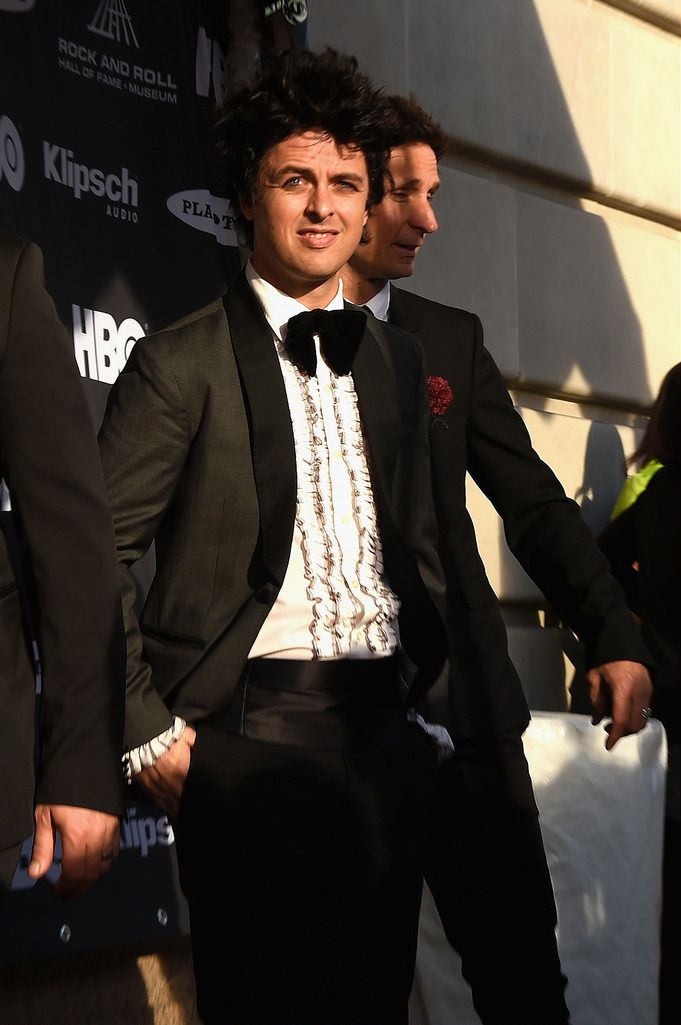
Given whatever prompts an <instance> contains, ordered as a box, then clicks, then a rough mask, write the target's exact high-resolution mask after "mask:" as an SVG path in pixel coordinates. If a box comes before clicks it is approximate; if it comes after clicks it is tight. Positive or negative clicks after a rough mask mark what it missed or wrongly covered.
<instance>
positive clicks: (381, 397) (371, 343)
mask: <svg viewBox="0 0 681 1025" xmlns="http://www.w3.org/2000/svg"><path fill="white" fill-rule="evenodd" d="M352 377H353V380H354V382H355V391H356V392H357V399H358V401H359V408H360V413H361V415H362V424H363V425H364V431H365V434H366V438H367V442H368V446H369V451H370V453H371V458H372V463H373V466H374V468H375V469H376V471H377V473H378V476H379V481H380V484H381V486H382V490H383V493H384V495H385V497H386V499H387V500H388V501H390V498H391V496H392V486H393V477H394V474H395V461H396V456H397V452H398V448H399V445H400V418H399V411H398V406H397V393H396V389H395V382H394V380H393V369H392V366H391V364H390V360H389V357H388V355H387V352H386V348H385V343H384V341H383V339H382V338H381V337H380V326H379V325H378V323H377V322H375V323H372V322H371V320H369V319H368V320H367V327H366V330H365V332H364V337H363V339H362V344H361V345H360V347H359V349H358V351H357V355H356V356H355V361H354V364H353V367H352Z"/></svg>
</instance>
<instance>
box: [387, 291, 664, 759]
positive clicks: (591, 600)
mask: <svg viewBox="0 0 681 1025" xmlns="http://www.w3.org/2000/svg"><path fill="white" fill-rule="evenodd" d="M389 320H390V322H391V323H393V324H395V325H397V326H398V327H400V328H402V329H403V330H404V331H408V332H409V333H410V334H412V335H414V336H415V337H416V338H418V340H419V342H420V343H421V346H422V347H423V350H424V352H425V356H426V368H427V373H428V374H429V375H432V376H439V377H444V378H445V379H446V380H447V381H448V382H449V384H450V386H451V388H452V390H453V393H454V399H453V402H452V404H451V406H450V408H449V410H448V412H447V413H446V415H445V417H444V421H445V423H444V424H443V423H437V422H434V423H433V424H432V425H431V431H430V442H431V459H432V470H433V492H434V498H435V508H436V513H437V519H438V526H439V548H440V556H441V559H442V564H443V567H444V569H445V574H446V578H447V596H448V623H449V628H450V664H451V668H452V672H451V675H450V701H449V704H450V726H451V728H452V731H453V734H454V736H455V738H459V739H463V738H466V739H474V738H481V737H494V736H502V735H504V734H513V733H515V734H517V733H520V732H522V731H523V730H524V729H525V727H526V726H527V723H528V720H529V715H528V709H527V704H526V701H525V698H524V696H523V691H522V688H521V685H520V681H519V679H518V676H517V673H516V671H515V669H514V667H513V665H512V663H511V660H510V658H509V655H508V649H507V640H506V631H505V628H504V624H503V621H502V617H501V611H500V608H499V603H498V600H497V598H496V595H495V594H494V592H493V590H492V588H491V586H490V584H489V581H488V580H487V576H486V574H485V569H484V566H483V563H482V560H481V558H480V555H479V553H478V549H477V543H476V539H475V532H474V529H473V524H472V521H471V519H470V516H469V514H468V512H467V511H466V492H465V478H466V472H468V473H470V474H471V476H472V477H473V479H474V480H475V481H476V483H477V484H478V486H479V487H480V488H481V490H482V491H483V492H484V493H485V494H486V495H487V497H488V498H489V499H490V500H491V502H492V503H493V505H494V506H495V508H496V510H497V512H498V513H499V515H500V516H501V518H502V520H503V523H504V530H505V533H506V539H507V541H508V544H509V547H510V549H511V551H512V552H513V554H514V555H515V556H516V558H517V559H518V560H519V562H520V563H521V565H522V566H523V568H524V569H525V571H526V572H527V573H528V574H529V576H530V577H531V578H532V579H533V580H534V582H535V583H536V584H537V586H538V587H539V588H540V589H541V591H543V593H544V594H545V595H546V597H547V598H548V600H549V601H550V603H551V604H552V606H553V607H554V609H555V610H556V612H557V613H558V615H559V616H560V618H561V619H562V620H563V621H564V622H565V623H567V624H568V625H569V626H570V627H571V629H573V630H574V631H575V633H576V634H577V636H578V637H579V638H580V640H581V641H582V642H583V643H584V644H585V646H586V660H587V667H589V668H590V667H592V666H597V665H601V664H603V663H605V662H610V661H612V660H616V659H631V660H632V661H638V662H643V663H649V662H650V656H649V654H648V652H647V650H646V648H645V646H644V645H643V642H642V641H641V639H640V634H639V632H638V630H637V628H636V627H635V625H634V624H633V622H632V617H631V615H630V613H629V611H628V609H627V607H626V604H625V601H624V596H623V594H622V591H621V589H620V587H619V585H618V584H617V583H616V582H615V581H614V580H613V578H612V577H611V576H610V573H609V569H608V564H607V561H606V560H605V559H604V558H603V556H602V555H601V553H600V552H599V550H598V548H597V546H596V544H595V542H594V539H593V536H592V534H591V532H590V531H589V529H588V527H587V526H586V524H585V523H584V521H583V520H582V518H581V515H580V511H579V507H578V506H577V505H576V503H575V502H573V501H572V500H571V499H568V498H567V497H566V495H565V492H564V491H563V488H562V487H561V485H560V483H559V482H558V480H557V479H556V477H555V475H554V474H553V472H552V471H551V470H550V469H549V467H548V466H547V465H546V463H544V462H543V461H542V460H541V459H540V458H539V456H538V455H537V453H536V452H535V451H534V449H533V448H532V443H531V441H530V437H529V435H528V433H527V430H526V428H525V425H524V424H523V421H522V419H521V418H520V416H519V415H518V413H517V412H516V411H515V409H514V408H513V404H512V402H511V399H510V397H509V395H508V392H507V390H506V386H505V385H504V382H503V379H502V377H501V374H500V373H499V370H498V368H497V366H496V364H495V363H494V360H493V359H492V357H491V355H490V354H489V352H488V351H487V350H486V349H485V347H484V344H483V333H482V325H481V323H480V321H479V319H478V318H477V317H476V316H475V315H474V314H472V313H467V312H466V311H465V310H459V309H454V308H451V307H448V306H442V305H441V304H440V303H436V302H433V301H431V300H429V299H423V298H421V297H420V296H416V295H412V294H411V293H409V292H405V291H402V290H401V289H399V288H395V287H393V286H391V293H390V312H389ZM445 424H446V427H445Z"/></svg>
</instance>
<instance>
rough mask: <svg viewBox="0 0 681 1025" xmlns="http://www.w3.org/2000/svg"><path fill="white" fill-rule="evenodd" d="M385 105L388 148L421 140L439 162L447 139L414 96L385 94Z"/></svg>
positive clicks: (445, 147) (444, 150) (445, 148)
mask: <svg viewBox="0 0 681 1025" xmlns="http://www.w3.org/2000/svg"><path fill="white" fill-rule="evenodd" d="M385 105H386V107H387V109H388V121H387V124H386V130H387V132H388V139H389V144H390V148H391V149H393V148H394V147H396V146H407V145H409V143H414V142H422V143H424V144H425V145H426V146H430V148H431V149H432V150H433V152H434V153H435V157H436V159H437V161H438V163H439V161H440V160H441V159H442V157H443V156H444V154H445V152H446V151H447V140H446V139H445V136H444V133H443V131H442V129H441V128H440V126H439V124H438V123H437V121H435V120H434V119H433V118H432V117H431V115H430V114H428V113H427V112H426V111H425V110H424V109H423V107H422V106H421V105H420V103H419V102H418V101H417V99H416V97H415V96H413V95H411V96H397V95H394V96H386V98H385Z"/></svg>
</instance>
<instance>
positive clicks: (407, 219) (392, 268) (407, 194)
mask: <svg viewBox="0 0 681 1025" xmlns="http://www.w3.org/2000/svg"><path fill="white" fill-rule="evenodd" d="M388 169H389V175H390V176H389V178H388V180H387V181H386V190H385V196H384V198H383V201H382V202H381V203H379V204H378V206H376V207H374V208H373V210H372V211H371V215H370V217H369V221H368V224H367V230H366V233H365V234H366V235H367V236H368V238H369V241H368V242H366V243H365V244H363V245H361V246H359V247H358V249H357V251H356V252H355V254H354V255H353V256H352V258H351V259H350V266H351V267H352V269H353V270H355V271H357V272H358V273H359V274H361V275H362V276H363V277H366V278H369V279H378V280H388V281H390V280H392V279H393V278H405V277H409V275H410V274H412V273H413V271H414V260H415V259H416V257H417V255H418V252H419V249H420V248H421V246H422V245H423V242H424V240H425V237H426V235H429V234H430V233H431V232H433V231H437V218H436V217H435V213H434V212H433V205H432V204H433V196H434V195H435V193H436V192H437V190H438V188H439V185H440V176H439V174H438V169H437V159H436V157H435V153H434V151H433V150H432V149H431V148H430V146H427V145H426V144H425V143H422V142H412V143H407V144H406V145H405V146H397V147H395V149H393V150H392V152H391V154H390V163H389V165H388Z"/></svg>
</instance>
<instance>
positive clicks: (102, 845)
mask: <svg viewBox="0 0 681 1025" xmlns="http://www.w3.org/2000/svg"><path fill="white" fill-rule="evenodd" d="M34 817H35V835H34V837H33V850H32V852H31V862H30V864H29V866H28V874H29V876H30V877H31V879H40V877H41V876H44V875H45V873H46V872H47V870H48V869H49V867H50V865H51V864H52V860H53V858H54V843H55V837H56V834H57V830H59V833H60V835H61V847H62V863H61V866H62V873H61V876H60V878H59V880H58V881H57V883H56V885H55V887H54V888H55V890H56V891H57V893H61V894H63V895H67V894H68V895H73V894H77V893H81V892H82V891H83V890H85V889H87V887H88V886H90V885H91V884H92V883H94V881H95V880H96V879H99V877H100V876H101V875H104V873H105V872H108V871H109V869H110V868H111V863H112V861H113V859H114V858H115V857H116V856H117V855H118V848H119V836H118V819H117V818H116V816H115V815H108V814H107V813H106V812H103V811H95V810H94V809H93V808H78V807H75V806H73V805H67V804H38V805H36V809H35V816H34Z"/></svg>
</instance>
